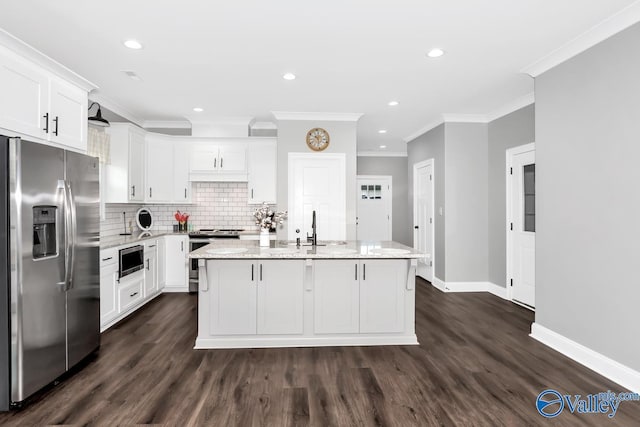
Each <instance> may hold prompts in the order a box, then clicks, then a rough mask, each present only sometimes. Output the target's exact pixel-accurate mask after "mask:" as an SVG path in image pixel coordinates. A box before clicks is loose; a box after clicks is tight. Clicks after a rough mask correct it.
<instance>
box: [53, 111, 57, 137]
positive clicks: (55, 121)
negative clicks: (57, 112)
mask: <svg viewBox="0 0 640 427" xmlns="http://www.w3.org/2000/svg"><path fill="white" fill-rule="evenodd" d="M53 122H54V123H55V124H56V129H55V130H54V131H53V134H54V135H55V136H58V116H56V118H55V119H53Z"/></svg>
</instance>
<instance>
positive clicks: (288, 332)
mask: <svg viewBox="0 0 640 427" xmlns="http://www.w3.org/2000/svg"><path fill="white" fill-rule="evenodd" d="M382 243H383V244H385V245H386V247H385V246H382V244H381V242H377V244H370V243H367V242H347V244H346V245H337V246H334V247H327V246H318V247H311V246H303V247H300V248H296V247H295V246H291V245H287V244H285V243H284V242H276V243H272V244H271V247H270V248H261V247H259V246H258V244H257V242H252V241H237V242H235V243H230V242H214V243H212V244H210V245H208V246H205V247H203V248H200V249H197V250H195V251H193V252H192V253H191V254H190V255H189V256H190V257H191V258H196V259H198V269H199V292H198V298H199V300H198V301H199V302H198V304H199V305H198V337H197V339H196V345H195V347H196V348H256V347H313V346H343V345H411V344H417V343H418V342H417V338H416V334H415V268H416V265H417V259H419V258H422V257H424V256H425V254H420V253H418V252H416V251H415V250H413V249H411V248H408V247H406V246H403V245H400V244H397V243H394V242H382ZM212 250H213V252H212ZM427 256H428V255H427Z"/></svg>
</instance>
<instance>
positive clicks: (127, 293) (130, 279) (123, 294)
mask: <svg viewBox="0 0 640 427" xmlns="http://www.w3.org/2000/svg"><path fill="white" fill-rule="evenodd" d="M143 292H144V273H143V272H142V271H140V272H136V273H133V274H130V275H128V276H126V277H123V278H122V279H121V280H120V286H119V287H118V312H119V313H124V312H125V311H127V310H129V309H130V308H132V307H133V306H135V305H137V304H138V303H139V302H141V301H142V299H143V298H144V294H143Z"/></svg>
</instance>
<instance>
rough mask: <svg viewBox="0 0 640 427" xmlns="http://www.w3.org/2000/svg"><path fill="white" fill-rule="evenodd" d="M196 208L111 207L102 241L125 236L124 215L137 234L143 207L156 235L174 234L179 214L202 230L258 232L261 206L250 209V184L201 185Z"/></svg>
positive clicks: (197, 187)
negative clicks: (256, 217)
mask: <svg viewBox="0 0 640 427" xmlns="http://www.w3.org/2000/svg"><path fill="white" fill-rule="evenodd" d="M193 191H194V192H193V194H192V197H191V199H192V200H193V201H194V203H193V204H192V205H130V204H108V205H107V206H106V215H105V218H106V219H105V220H104V221H102V222H101V223H100V235H101V236H102V237H107V236H112V235H116V234H119V233H122V232H123V230H124V226H123V223H122V218H123V216H122V213H123V212H125V213H126V218H127V230H128V229H129V221H132V225H133V229H134V232H135V230H137V226H136V223H135V214H136V212H137V211H138V209H140V208H141V207H142V206H145V207H146V208H148V209H149V210H150V211H151V212H152V214H153V218H154V221H153V229H154V230H155V231H171V230H172V229H173V225H174V224H177V221H176V220H175V219H174V217H173V215H174V213H175V212H176V211H177V210H179V211H181V212H186V213H188V214H189V215H190V217H189V223H190V224H192V225H193V228H194V229H199V228H243V229H247V230H256V231H257V230H258V226H257V225H256V224H255V222H254V219H253V212H254V211H255V209H256V208H257V207H258V206H255V205H248V204H247V200H248V194H249V193H248V191H247V183H246V182H197V183H195V185H194V188H193Z"/></svg>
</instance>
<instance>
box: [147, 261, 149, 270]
mask: <svg viewBox="0 0 640 427" xmlns="http://www.w3.org/2000/svg"><path fill="white" fill-rule="evenodd" d="M147 270H149V260H147Z"/></svg>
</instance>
